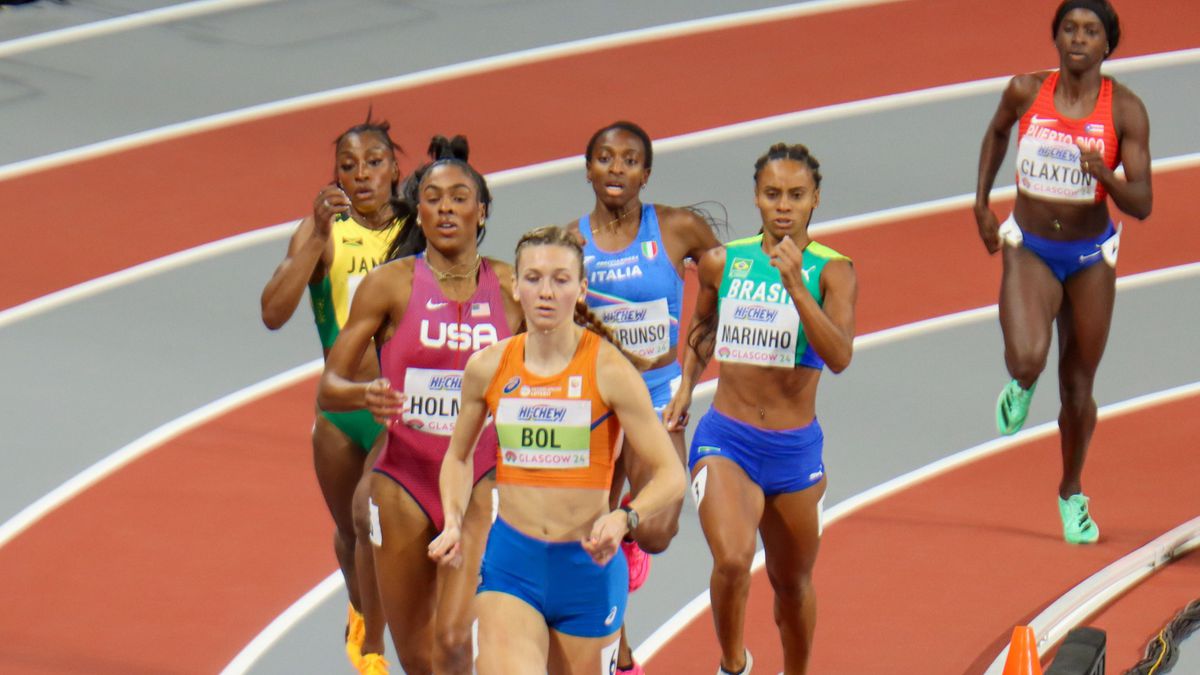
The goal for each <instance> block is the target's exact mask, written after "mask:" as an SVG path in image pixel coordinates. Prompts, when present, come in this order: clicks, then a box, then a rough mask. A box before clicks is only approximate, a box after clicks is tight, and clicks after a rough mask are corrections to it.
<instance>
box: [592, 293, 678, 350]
mask: <svg viewBox="0 0 1200 675" xmlns="http://www.w3.org/2000/svg"><path fill="white" fill-rule="evenodd" d="M592 311H593V312H595V314H596V316H597V317H599V319H600V321H602V322H603V323H604V325H605V326H608V327H609V329H611V330H612V332H613V337H615V338H616V339H617V340H618V341H619V342H620V343H621V346H622V347H624V348H625V350H626V351H628V352H629V353H631V354H636V355H638V356H641V357H643V358H646V359H656V358H658V357H660V356H662V355H663V354H666V353H667V352H669V351H670V350H671V315H670V313H669V312H668V310H667V299H666V298H659V299H657V300H651V301H649V302H625V303H620V304H616V305H604V306H603V307H595V308H593V309H592Z"/></svg>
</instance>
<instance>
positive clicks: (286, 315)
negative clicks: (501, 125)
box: [262, 119, 411, 668]
mask: <svg viewBox="0 0 1200 675" xmlns="http://www.w3.org/2000/svg"><path fill="white" fill-rule="evenodd" d="M389 129H390V126H389V125H388V123H387V122H383V121H381V122H372V121H371V120H370V119H368V120H367V121H366V122H364V123H363V124H359V125H356V126H354V127H351V128H350V129H348V130H346V131H345V132H344V133H343V134H342V135H341V136H339V137H338V138H337V140H336V141H335V143H334V147H335V149H336V156H335V164H334V182H333V184H331V185H327V186H325V187H324V188H322V189H321V191H320V192H319V193H318V194H317V197H316V199H315V200H313V213H312V215H311V216H308V217H306V218H305V219H304V220H302V221H301V222H300V225H299V226H298V227H297V228H296V232H295V234H293V235H292V239H291V242H289V244H288V252H287V256H286V257H285V258H284V260H283V262H282V263H280V265H279V267H277V268H276V269H275V273H274V275H272V276H271V279H270V281H268V282H267V285H266V287H265V288H263V292H262V320H263V323H264V324H266V326H267V328H270V329H271V330H276V329H278V328H280V327H281V326H283V325H284V324H285V323H287V321H288V320H289V319H290V318H291V317H292V314H293V313H294V312H295V311H296V307H297V306H299V304H300V299H301V297H302V296H303V295H304V288H305V286H307V287H308V289H309V294H310V299H311V301H312V308H313V316H314V319H315V320H316V324H317V332H318V334H319V335H320V338H321V346H322V348H323V351H324V354H325V355H326V356H328V355H329V350H330V348H331V347H332V346H333V342H334V340H335V339H336V338H337V334H338V331H339V330H340V328H341V326H342V325H344V324H345V322H346V318H347V316H348V315H349V312H350V301H351V299H352V298H353V296H354V291H355V290H356V289H357V288H358V284H359V282H361V281H362V279H363V277H365V276H366V274H367V272H368V271H370V270H371V268H373V267H375V266H376V265H378V264H380V263H382V262H383V261H384V260H385V258H386V254H387V250H388V246H389V245H390V244H391V242H392V240H393V239H395V237H396V235H397V234H398V233H399V232H400V230H401V229H402V228H403V226H404V222H405V220H406V217H407V215H408V213H409V211H410V210H411V209H410V207H409V206H408V204H406V203H405V202H404V201H403V200H401V199H400V197H399V190H398V186H399V181H400V169H399V167H398V166H397V164H396V144H395V143H394V142H393V141H392V139H391V137H390V136H389V134H388V131H389ZM357 375H358V376H359V378H360V379H374V378H376V377H378V376H379V362H378V360H377V358H376V356H375V351H374V350H371V351H370V353H369V354H367V355H366V356H365V357H364V358H363V359H362V362H361V363H359V365H358V372H357ZM382 431H383V427H382V426H380V425H379V424H378V423H377V422H375V420H374V419H373V418H372V417H371V413H370V412H368V411H366V410H356V411H353V412H348V413H328V412H325V411H321V410H318V414H317V419H316V421H315V423H314V424H313V431H312V443H313V464H314V468H315V470H316V474H317V482H318V483H319V484H320V486H321V494H322V495H323V496H324V497H325V504H326V505H327V506H328V507H329V513H330V515H332V516H333V522H334V525H335V526H336V530H335V532H334V540H333V548H334V552H335V554H336V555H337V560H338V565H339V566H340V567H341V569H342V576H343V577H344V578H345V582H346V590H347V592H348V593H349V595H350V608H349V611H348V614H349V616H348V618H347V625H346V655H347V656H348V657H349V659H350V661H351V663H352V664H354V666H355V667H356V668H358V667H359V665H360V662H361V660H362V654H363V653H366V654H379V655H381V654H382V653H383V649H384V644H383V629H384V617H383V608H382V605H381V603H380V600H379V592H378V590H377V587H376V583H375V567H374V559H373V557H372V556H373V553H372V551H371V545H370V543H369V542H368V541H367V538H368V533H369V530H370V528H369V522H370V518H369V513H368V508H367V484H368V483H367V481H365V480H363V477H364V476H366V475H369V472H370V471H369V470H370V467H371V466H372V465H374V463H375V455H377V454H378V452H379V449H380V448H381V447H382V443H381V442H380V443H377V442H376V441H377V440H379V441H381V440H382V439H383V438H384V436H383V435H382V434H381V433H380V432H382Z"/></svg>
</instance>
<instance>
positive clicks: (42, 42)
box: [0, 0, 277, 58]
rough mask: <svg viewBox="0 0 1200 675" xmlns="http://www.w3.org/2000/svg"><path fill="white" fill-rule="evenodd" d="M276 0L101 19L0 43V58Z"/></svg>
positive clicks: (235, 0)
mask: <svg viewBox="0 0 1200 675" xmlns="http://www.w3.org/2000/svg"><path fill="white" fill-rule="evenodd" d="M276 1H277V0H196V2H183V3H180V4H177V5H170V6H167V7H160V8H158V9H150V10H146V11H144V12H134V13H132V14H125V15H123V16H114V17H111V18H108V19H100V20H98V21H90V22H88V23H85V24H80V25H78V26H70V27H68V28H60V29H58V30H52V31H46V32H45V33H37V34H34V35H27V36H25V37H21V38H15V39H12V40H7V41H5V42H0V58H4V57H6V56H12V55H14V54H21V53H23V52H29V51H33V50H35V49H44V48H46V47H55V46H58V45H62V44H67V43H69V42H78V41H80V40H87V39H89V38H94V37H100V36H103V35H112V34H113V33H119V32H121V31H127V30H134V29H136V28H144V27H146V26H156V25H159V24H164V23H170V22H172V21H183V20H184V19H191V18H194V17H197V16H204V15H205V14H215V13H217V12H224V11H228V10H231V9H240V8H242V7H250V6H253V5H264V4H267V3H270V2H276Z"/></svg>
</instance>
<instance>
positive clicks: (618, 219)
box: [592, 204, 633, 234]
mask: <svg viewBox="0 0 1200 675" xmlns="http://www.w3.org/2000/svg"><path fill="white" fill-rule="evenodd" d="M632 210H633V205H632V204H630V205H629V208H627V209H625V210H624V211H621V212H620V213H618V214H617V217H616V218H613V219H612V220H610V221H608V224H607V225H603V226H601V227H596V226H595V225H592V234H596V233H597V232H599V231H600V230H601V229H604V228H606V227H613V225H616V226H617V227H620V226H621V219H622V218H624V217H625V216H627V215H629V212H630V211H632ZM616 229H617V228H615V227H614V228H613V231H616Z"/></svg>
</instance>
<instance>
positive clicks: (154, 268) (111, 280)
mask: <svg viewBox="0 0 1200 675" xmlns="http://www.w3.org/2000/svg"><path fill="white" fill-rule="evenodd" d="M556 161H559V160H556ZM564 161H565V160H564ZM570 161H572V162H575V161H577V160H570ZM553 163H555V162H546V163H544V164H535V165H532V166H530V167H527V169H529V171H528V173H523V172H524V171H526V170H525V169H519V170H513V171H500V172H496V173H491V174H488V175H487V180H488V183H489V184H490V185H491V186H492V187H496V186H499V185H511V184H514V183H518V182H521V181H525V180H534V179H536V178H538V177H541V176H543V175H545V174H542V173H540V172H539V171H538V168H539V167H543V166H545V165H547V164H553ZM1196 166H1200V152H1197V153H1191V154H1187V155H1179V156H1176V157H1165V158H1163V159H1157V160H1154V163H1153V171H1154V173H1156V174H1159V173H1166V172H1170V171H1177V170H1183V169H1191V168H1194V167H1196ZM576 168H581V167H576ZM1118 173H1119V172H1118ZM1015 190H1016V188H1014V187H1008V188H1000V189H997V190H994V191H993V192H992V198H993V199H1003V198H1008V197H1012V196H1013V194H1014V193H1015ZM974 200H975V195H974V193H972V194H964V195H957V196H954V197H945V198H942V199H934V200H931V201H927V202H919V203H916V204H908V205H905V206H897V207H893V208H889V209H882V210H879V211H873V212H871V213H864V214H861V215H856V216H847V217H845V218H838V219H836V220H830V221H828V222H824V223H813V225H812V226H811V230H812V233H813V234H814V235H817V236H822V235H827V234H833V233H837V232H845V231H847V230H856V229H861V228H865V227H874V226H877V225H883V224H886V223H889V222H893V221H897V220H906V219H912V218H919V217H923V216H929V215H934V214H937V213H943V212H946V211H953V210H955V209H962V208H966V207H968V206H970V205H971V204H973V203H974ZM296 222H297V221H289V222H286V223H280V224H278V225H271V226H270V227H264V228H262V229H258V230H252V231H250V232H245V233H243V234H237V235H234V236H232V237H226V238H224V239H218V240H217V241H213V242H209V243H207V244H202V245H200V246H196V247H193V248H189V249H185V250H183V251H179V252H178V253H172V254H171V255H168V256H164V257H162V258H156V259H154V260H150V261H147V262H145V263H142V264H140V265H135V266H133V267H129V268H126V269H123V270H120V271H118V272H113V273H111V274H106V275H104V276H101V277H96V278H95V279H91V280H88V281H85V282H83V283H80V284H76V285H74V286H70V287H67V288H64V289H62V290H59V291H55V292H53V293H48V294H46V295H43V296H41V297H39V298H35V299H33V300H29V301H28V302H24V303H22V304H20V305H16V306H14V307H10V308H8V309H5V310H0V328H4V327H5V326H7V325H9V324H11V323H15V322H17V321H21V320H23V319H28V318H30V317H33V316H36V315H38V314H41V313H43V312H48V311H50V310H53V309H57V308H59V307H62V306H63V305H66V304H69V303H72V302H76V301H79V300H83V299H86V298H89V297H91V296H94V295H96V294H98V293H102V292H104V291H107V290H111V289H114V288H119V287H121V286H124V285H126V284H132V283H136V282H138V281H141V280H142V279H145V278H147V277H151V276H153V275H155V274H161V273H164V272H169V271H171V270H173V269H176V268H179V267H183V266H184V265H189V264H192V263H195V262H200V261H202V260H206V259H208V258H212V257H216V256H219V255H224V254H227V253H232V252H234V251H238V250H241V249H244V248H247V247H249V246H254V245H256V244H259V243H263V242H269V241H275V240H280V241H282V240H284V239H286V238H287V237H290V236H291V234H292V231H293V230H294V229H295V226H296Z"/></svg>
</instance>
